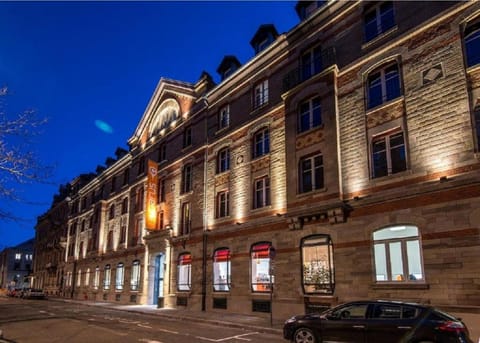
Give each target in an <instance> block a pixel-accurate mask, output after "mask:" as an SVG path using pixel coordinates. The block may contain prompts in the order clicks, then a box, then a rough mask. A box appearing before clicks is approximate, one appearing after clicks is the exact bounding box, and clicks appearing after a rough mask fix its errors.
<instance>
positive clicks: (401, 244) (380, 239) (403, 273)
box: [373, 225, 425, 283]
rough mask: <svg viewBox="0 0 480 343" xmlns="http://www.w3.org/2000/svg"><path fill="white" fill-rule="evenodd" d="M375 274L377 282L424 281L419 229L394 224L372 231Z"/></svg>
mask: <svg viewBox="0 0 480 343" xmlns="http://www.w3.org/2000/svg"><path fill="white" fill-rule="evenodd" d="M373 256H374V270H375V274H374V278H375V281H376V282H377V283H384V282H389V283H418V282H424V281H425V274H424V273H425V272H424V270H425V269H424V265H423V258H422V246H421V241H420V234H419V230H418V228H417V227H416V226H413V225H394V226H389V227H386V228H383V229H380V230H377V231H375V232H373Z"/></svg>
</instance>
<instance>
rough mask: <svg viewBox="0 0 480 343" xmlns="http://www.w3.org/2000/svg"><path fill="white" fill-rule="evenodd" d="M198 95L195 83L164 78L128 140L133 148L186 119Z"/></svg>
mask: <svg viewBox="0 0 480 343" xmlns="http://www.w3.org/2000/svg"><path fill="white" fill-rule="evenodd" d="M196 98H197V95H196V93H195V85H194V84H191V83H188V82H182V81H176V80H170V79H165V78H162V79H160V81H159V83H158V85H157V88H156V89H155V92H154V93H153V95H152V97H151V99H150V101H149V103H148V105H147V108H146V110H145V112H144V113H143V116H142V118H141V119H140V122H139V124H138V126H137V128H136V129H135V132H134V134H133V136H132V137H131V138H130V139H129V140H128V144H129V146H130V148H131V149H134V148H135V147H137V146H139V145H143V144H145V143H147V142H148V141H149V140H150V139H152V137H155V136H162V135H165V134H167V133H168V132H170V131H171V130H172V129H174V128H175V126H176V125H177V124H178V123H180V122H182V121H184V120H186V119H187V118H188V115H189V113H190V109H191V108H192V106H193V104H194V103H195V100H196Z"/></svg>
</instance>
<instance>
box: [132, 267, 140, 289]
mask: <svg viewBox="0 0 480 343" xmlns="http://www.w3.org/2000/svg"><path fill="white" fill-rule="evenodd" d="M139 286H140V261H133V264H132V274H131V278H130V290H132V291H138V290H139Z"/></svg>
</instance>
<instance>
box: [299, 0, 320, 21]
mask: <svg viewBox="0 0 480 343" xmlns="http://www.w3.org/2000/svg"><path fill="white" fill-rule="evenodd" d="M327 2H328V1H327V0H322V1H298V2H297V5H296V6H295V10H296V11H297V15H298V17H299V18H300V20H305V19H307V18H310V16H311V15H312V14H313V13H314V12H315V11H316V10H317V9H319V8H320V7H322V6H325V5H326V4H327Z"/></svg>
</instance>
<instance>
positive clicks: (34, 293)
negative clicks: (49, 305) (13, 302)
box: [22, 288, 47, 299]
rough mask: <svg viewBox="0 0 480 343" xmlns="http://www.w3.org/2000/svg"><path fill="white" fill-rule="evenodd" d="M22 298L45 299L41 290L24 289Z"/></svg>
mask: <svg viewBox="0 0 480 343" xmlns="http://www.w3.org/2000/svg"><path fill="white" fill-rule="evenodd" d="M22 297H23V298H25V299H46V297H47V296H46V295H45V293H44V292H43V290H41V289H37V288H26V289H25V290H24V291H23V295H22Z"/></svg>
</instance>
